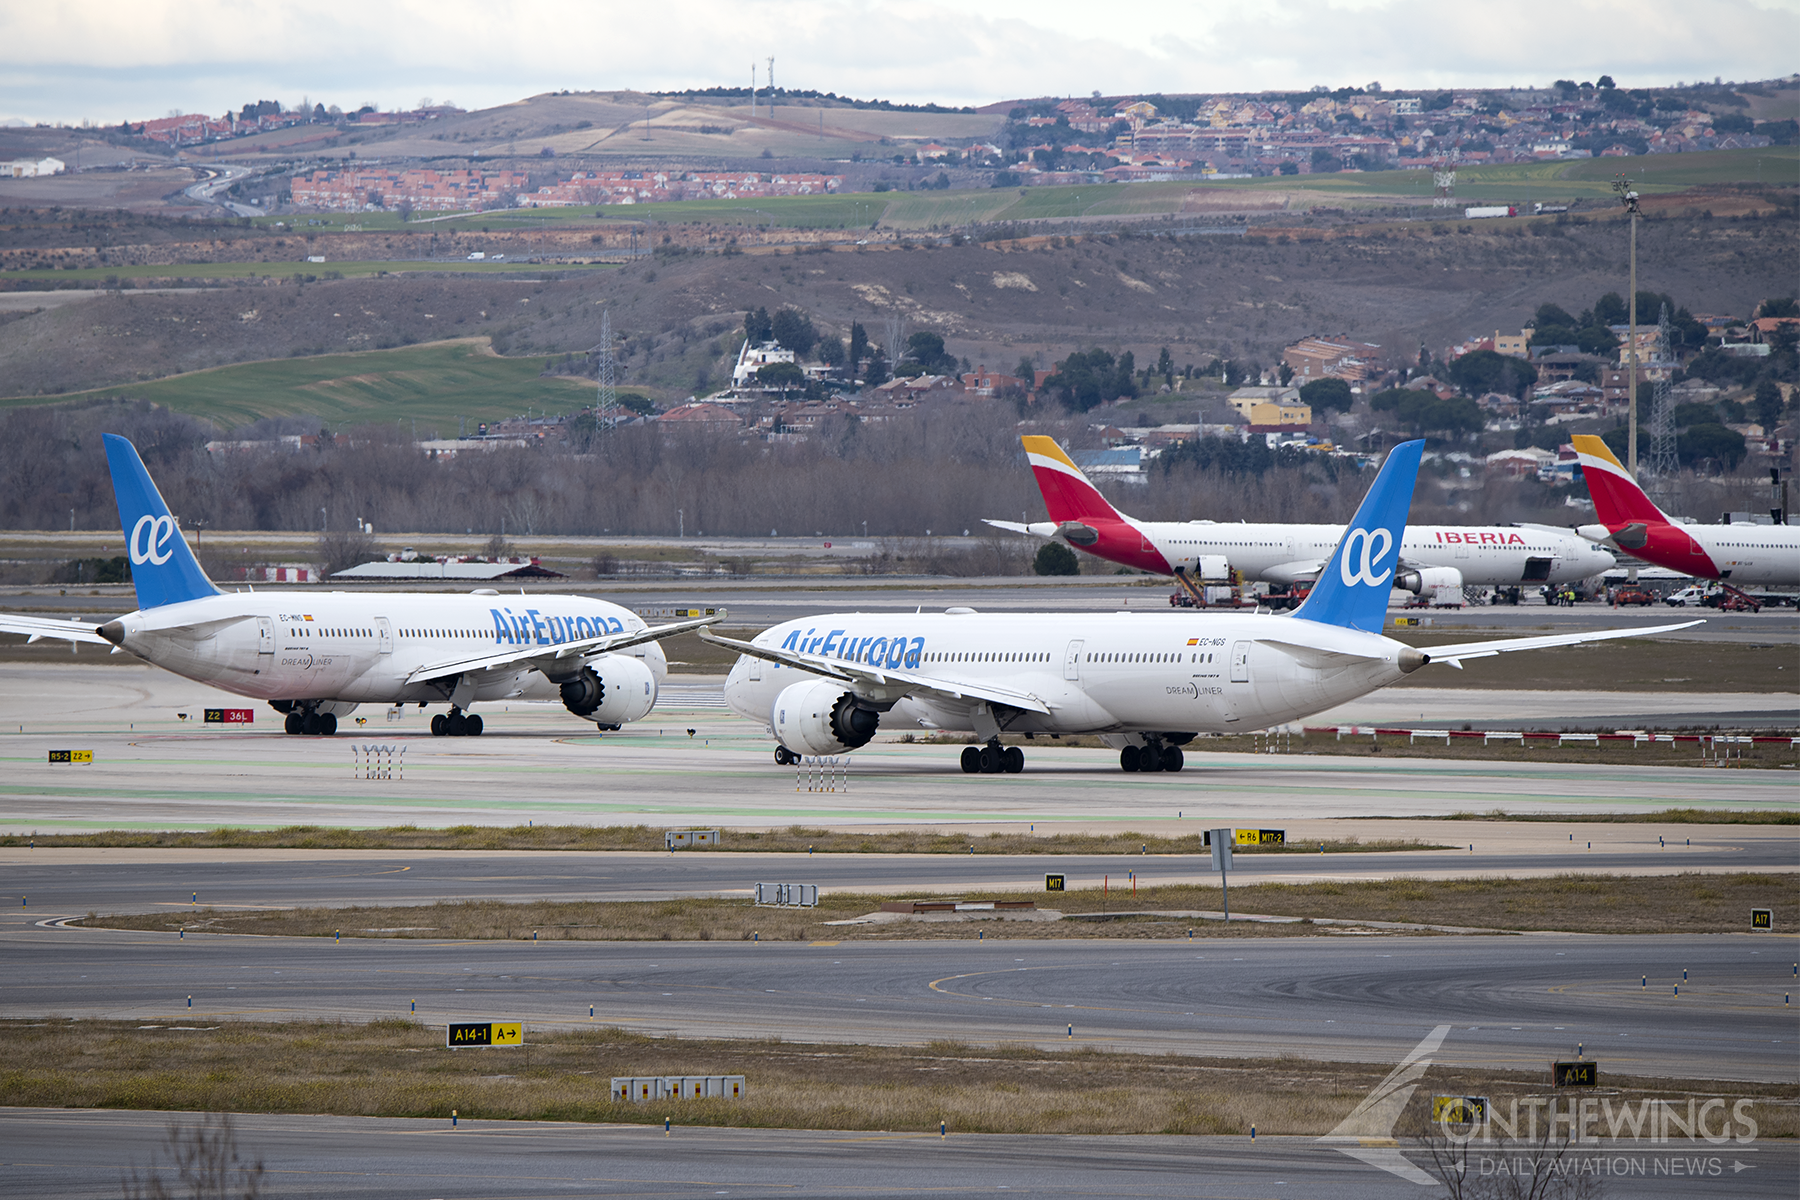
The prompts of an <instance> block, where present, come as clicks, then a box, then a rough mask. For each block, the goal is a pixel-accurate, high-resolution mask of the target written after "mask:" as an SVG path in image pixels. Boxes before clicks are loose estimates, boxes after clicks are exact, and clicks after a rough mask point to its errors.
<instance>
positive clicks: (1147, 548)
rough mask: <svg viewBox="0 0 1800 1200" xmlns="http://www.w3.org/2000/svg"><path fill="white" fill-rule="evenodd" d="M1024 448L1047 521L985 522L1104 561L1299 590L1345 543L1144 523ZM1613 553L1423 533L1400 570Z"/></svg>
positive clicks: (1510, 572) (1061, 459) (1460, 578)
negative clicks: (1239, 577)
mask: <svg viewBox="0 0 1800 1200" xmlns="http://www.w3.org/2000/svg"><path fill="white" fill-rule="evenodd" d="M1019 440H1020V441H1021V442H1023V443H1024V446H1025V454H1026V457H1027V458H1028V459H1029V460H1030V463H1031V470H1032V473H1033V474H1034V475H1036V476H1037V482H1038V490H1039V491H1041V492H1042V493H1043V495H1044V507H1045V508H1046V509H1047V510H1048V511H1049V513H1050V520H1048V521H1039V522H1035V523H1033V524H1029V525H1022V524H1020V523H1019V522H1017V521H993V520H990V521H988V522H987V524H989V525H992V526H995V527H996V528H999V529H1006V530H1010V531H1012V532H1014V533H1029V534H1034V535H1036V536H1038V537H1042V538H1053V539H1057V540H1060V541H1064V542H1067V543H1068V544H1069V545H1071V546H1074V547H1075V548H1076V549H1078V550H1085V551H1086V552H1087V553H1089V554H1092V555H1094V556H1095V557H1097V558H1104V559H1106V560H1108V561H1109V562H1116V563H1121V564H1123V565H1125V566H1128V567H1136V568H1138V569H1139V570H1143V571H1153V572H1155V573H1157V574H1159V575H1177V576H1186V577H1187V578H1189V579H1192V580H1223V579H1226V578H1228V577H1229V576H1230V574H1231V572H1232V571H1234V570H1236V571H1241V572H1243V574H1244V577H1245V578H1247V579H1261V580H1264V581H1266V582H1268V583H1295V582H1298V581H1300V580H1303V579H1312V578H1315V577H1316V576H1317V575H1318V574H1319V571H1320V570H1321V569H1322V568H1323V567H1324V566H1325V560H1326V559H1327V558H1329V557H1330V556H1331V552H1332V548H1333V547H1334V546H1336V545H1337V543H1338V539H1339V538H1341V537H1343V536H1344V527H1343V526H1342V525H1295V524H1247V523H1243V522H1223V521H1140V520H1138V519H1137V518H1135V517H1129V516H1126V515H1125V514H1124V513H1122V512H1120V511H1118V510H1117V509H1115V508H1114V507H1113V506H1112V505H1111V504H1110V503H1109V502H1108V501H1107V499H1106V497H1105V496H1102V495H1101V494H1100V492H1099V490H1098V489H1097V488H1095V487H1094V485H1093V484H1092V483H1090V482H1088V478H1087V476H1086V475H1083V474H1082V473H1081V468H1080V467H1077V466H1076V465H1075V463H1074V462H1073V461H1072V460H1071V459H1070V458H1069V456H1068V455H1067V454H1064V453H1063V451H1062V447H1060V446H1058V445H1057V444H1056V442H1055V441H1054V440H1052V439H1051V438H1047V437H1043V436H1040V435H1030V436H1027V437H1023V438H1020V439H1019ZM1613 565H1614V563H1613V557H1612V555H1610V554H1608V553H1606V552H1605V551H1604V550H1602V549H1600V548H1599V547H1597V546H1595V545H1593V544H1592V543H1591V542H1589V541H1587V540H1585V539H1583V538H1580V537H1577V536H1576V535H1575V534H1573V533H1571V532H1569V531H1568V530H1566V529H1556V528H1554V527H1551V526H1544V525H1418V526H1413V527H1410V528H1408V529H1407V530H1406V544H1405V545H1403V546H1401V547H1400V560H1399V563H1398V564H1397V566H1396V569H1395V572H1394V586H1395V587H1397V588H1401V589H1404V590H1406V591H1410V592H1424V591H1428V590H1430V589H1433V588H1438V587H1452V588H1455V587H1461V586H1463V585H1464V584H1473V585H1479V586H1483V587H1496V586H1497V587H1510V586H1514V585H1517V584H1524V583H1566V582H1569V581H1571V580H1576V579H1586V578H1587V577H1588V576H1590V575H1598V574H1600V573H1601V572H1602V571H1608V570H1611V569H1612V567H1613Z"/></svg>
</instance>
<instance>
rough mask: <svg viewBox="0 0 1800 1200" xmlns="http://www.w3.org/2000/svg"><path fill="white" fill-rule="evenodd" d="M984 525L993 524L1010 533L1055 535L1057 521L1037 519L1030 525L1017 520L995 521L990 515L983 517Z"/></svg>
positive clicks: (1046, 536)
mask: <svg viewBox="0 0 1800 1200" xmlns="http://www.w3.org/2000/svg"><path fill="white" fill-rule="evenodd" d="M981 523H982V524H983V525H992V526H993V527H994V528H995V529H1004V530H1006V532H1008V533H1024V534H1029V535H1031V536H1032V537H1041V538H1048V537H1055V536H1056V530H1057V524H1056V522H1055V521H1037V522H1035V523H1033V524H1030V525H1021V524H1020V523H1019V522H1017V521H995V520H993V519H992V518H989V517H983V518H981Z"/></svg>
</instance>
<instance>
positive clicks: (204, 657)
mask: <svg viewBox="0 0 1800 1200" xmlns="http://www.w3.org/2000/svg"><path fill="white" fill-rule="evenodd" d="M105 442H106V461H107V465H108V467H110V468H111V471H112V482H113V494H114V497H115V498H116V499H117V501H118V504H119V522H120V524H121V526H122V527H123V530H124V533H125V543H126V547H127V549H128V551H129V552H130V557H131V582H132V584H133V585H134V586H135V587H136V589H137V600H138V608H137V611H136V612H130V613H126V614H125V615H124V616H122V617H119V618H117V619H115V620H112V621H108V622H106V623H105V624H103V625H99V626H94V625H85V624H82V623H81V622H80V621H61V620H49V619H45V618H41V617H26V616H19V615H16V614H11V613H0V633H20V634H25V635H27V636H28V637H29V638H30V639H31V640H32V641H34V642H35V641H38V640H39V639H41V638H61V639H64V640H66V641H72V642H92V643H99V644H102V645H106V644H110V645H112V646H113V647H114V648H115V653H116V652H117V651H118V650H125V651H129V652H130V653H132V654H135V655H136V656H137V657H139V658H141V659H143V660H145V661H146V662H149V663H152V664H154V665H156V666H159V667H162V668H164V669H165V670H168V671H173V672H174V673H175V674H177V675H181V676H183V677H185V678H187V679H192V680H195V681H197V682H200V683H205V684H210V685H211V686H213V687H216V688H219V689H221V690H223V691H227V692H232V693H235V694H237V695H239V696H250V697H253V698H255V699H258V700H267V701H268V702H269V705H270V707H272V708H274V709H275V710H276V711H277V712H280V713H285V714H286V729H287V732H289V733H316V734H331V733H335V732H336V731H337V722H338V718H339V717H342V716H347V715H349V713H351V712H352V711H353V710H354V709H355V708H356V706H357V705H358V704H370V703H379V704H417V705H419V707H421V708H423V707H425V706H426V705H427V704H448V705H449V711H448V712H447V713H439V714H437V715H436V716H434V717H432V718H431V732H432V733H434V734H438V735H440V736H442V735H449V736H452V737H454V736H459V735H469V736H475V735H479V734H480V733H481V726H482V721H481V717H480V716H479V715H478V714H476V713H472V712H469V711H468V710H469V708H470V706H471V705H473V704H476V703H479V702H491V701H495V700H508V699H522V700H558V699H560V700H561V701H562V702H563V704H564V706H565V707H567V708H568V710H569V711H570V712H572V713H574V714H575V715H576V716H578V717H583V718H585V719H587V720H589V721H592V722H594V723H595V724H597V725H599V726H601V727H602V728H613V729H616V728H618V727H619V726H620V725H622V724H624V723H625V722H627V721H635V720H638V719H639V718H640V717H643V716H644V715H645V714H646V713H648V712H649V711H650V709H651V707H652V706H654V705H655V703H656V696H657V691H658V689H659V688H660V686H661V684H662V681H663V678H664V677H665V675H666V674H667V671H668V662H667V660H666V659H665V658H664V657H663V652H662V647H661V646H659V645H657V642H658V640H659V639H661V638H666V637H668V636H669V635H671V634H675V633H681V632H683V631H684V630H688V629H698V628H700V627H701V626H704V625H711V624H713V623H714V622H715V621H719V620H722V619H723V618H724V615H725V614H724V613H723V611H721V612H720V613H719V614H718V615H716V616H711V617H703V618H701V619H699V620H694V621H680V622H676V623H675V624H671V625H661V626H657V627H655V628H650V627H648V626H646V625H645V624H644V622H643V621H642V620H640V619H639V618H638V616H637V614H635V613H633V612H631V611H630V610H629V609H624V608H620V607H619V606H618V605H616V604H608V603H607V602H606V601H604V600H590V599H587V598H585V597H581V596H543V597H538V598H533V599H527V598H525V597H523V596H521V597H519V598H518V599H514V600H510V601H506V600H502V599H501V597H500V596H499V594H498V593H497V592H495V591H494V590H493V589H492V588H481V589H478V590H476V591H475V592H474V593H472V594H469V595H461V596H458V595H447V594H436V593H429V592H301V591H264V592H258V591H245V592H222V591H220V590H219V589H218V588H217V587H214V586H213V584H212V582H211V581H210V580H208V579H207V578H206V574H205V572H203V571H202V570H201V569H200V564H199V562H198V561H196V560H195V558H194V554H193V551H192V550H190V549H189V548H188V544H187V539H185V538H184V537H183V536H182V535H181V531H180V530H179V529H177V528H176V526H175V519H174V518H173V517H171V516H170V515H169V506H168V505H167V504H165V503H163V498H162V495H161V493H159V492H158V491H157V490H156V484H155V483H154V482H152V481H151V479H150V473H149V472H148V471H146V470H145V469H144V463H143V460H142V459H140V458H139V457H138V453H137V450H136V448H135V447H133V446H132V444H131V443H130V442H128V441H126V440H125V439H124V438H122V437H118V436H116V435H114V434H110V433H109V434H106V435H105Z"/></svg>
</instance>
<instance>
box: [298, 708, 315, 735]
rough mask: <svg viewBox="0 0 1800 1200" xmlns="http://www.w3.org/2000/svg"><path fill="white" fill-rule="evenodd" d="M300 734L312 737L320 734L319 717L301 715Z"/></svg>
mask: <svg viewBox="0 0 1800 1200" xmlns="http://www.w3.org/2000/svg"><path fill="white" fill-rule="evenodd" d="M300 732H301V733H304V734H306V735H307V736H308V737H311V736H312V735H313V734H316V733H318V732H319V715H318V714H317V713H301V714H300Z"/></svg>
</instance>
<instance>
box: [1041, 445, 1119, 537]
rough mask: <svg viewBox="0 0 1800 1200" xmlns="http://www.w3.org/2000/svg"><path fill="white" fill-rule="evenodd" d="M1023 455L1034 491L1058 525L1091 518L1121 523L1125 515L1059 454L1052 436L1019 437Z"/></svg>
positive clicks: (1073, 464) (1060, 450)
mask: <svg viewBox="0 0 1800 1200" xmlns="http://www.w3.org/2000/svg"><path fill="white" fill-rule="evenodd" d="M1019 441H1020V442H1021V443H1022V444H1023V445H1024V447H1025V457H1026V458H1027V459H1029V460H1030V462H1031V473H1032V474H1033V475H1035V476H1036V477H1037V485H1038V491H1040V492H1042V493H1043V494H1044V507H1045V508H1046V509H1048V510H1049V512H1050V519H1051V520H1052V521H1055V522H1056V523H1057V524H1058V525H1061V524H1065V523H1067V522H1070V521H1076V522H1080V523H1082V524H1091V523H1092V522H1095V521H1102V522H1110V521H1117V522H1124V521H1125V520H1126V518H1125V517H1123V516H1122V515H1120V513H1119V511H1118V510H1117V509H1116V508H1114V507H1113V506H1112V505H1111V504H1109V503H1107V500H1106V497H1105V496H1102V495H1101V494H1100V492H1099V489H1097V488H1095V487H1094V485H1093V484H1091V483H1089V482H1088V477H1087V476H1086V475H1083V474H1082V473H1081V468H1080V467H1078V466H1076V465H1075V463H1074V461H1073V460H1072V459H1070V458H1069V456H1068V455H1067V454H1064V453H1063V449H1062V447H1061V446H1058V445H1057V444H1056V439H1054V438H1048V437H1044V436H1043V435H1041V434H1028V435H1026V436H1025V437H1022V438H1020V439H1019Z"/></svg>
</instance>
